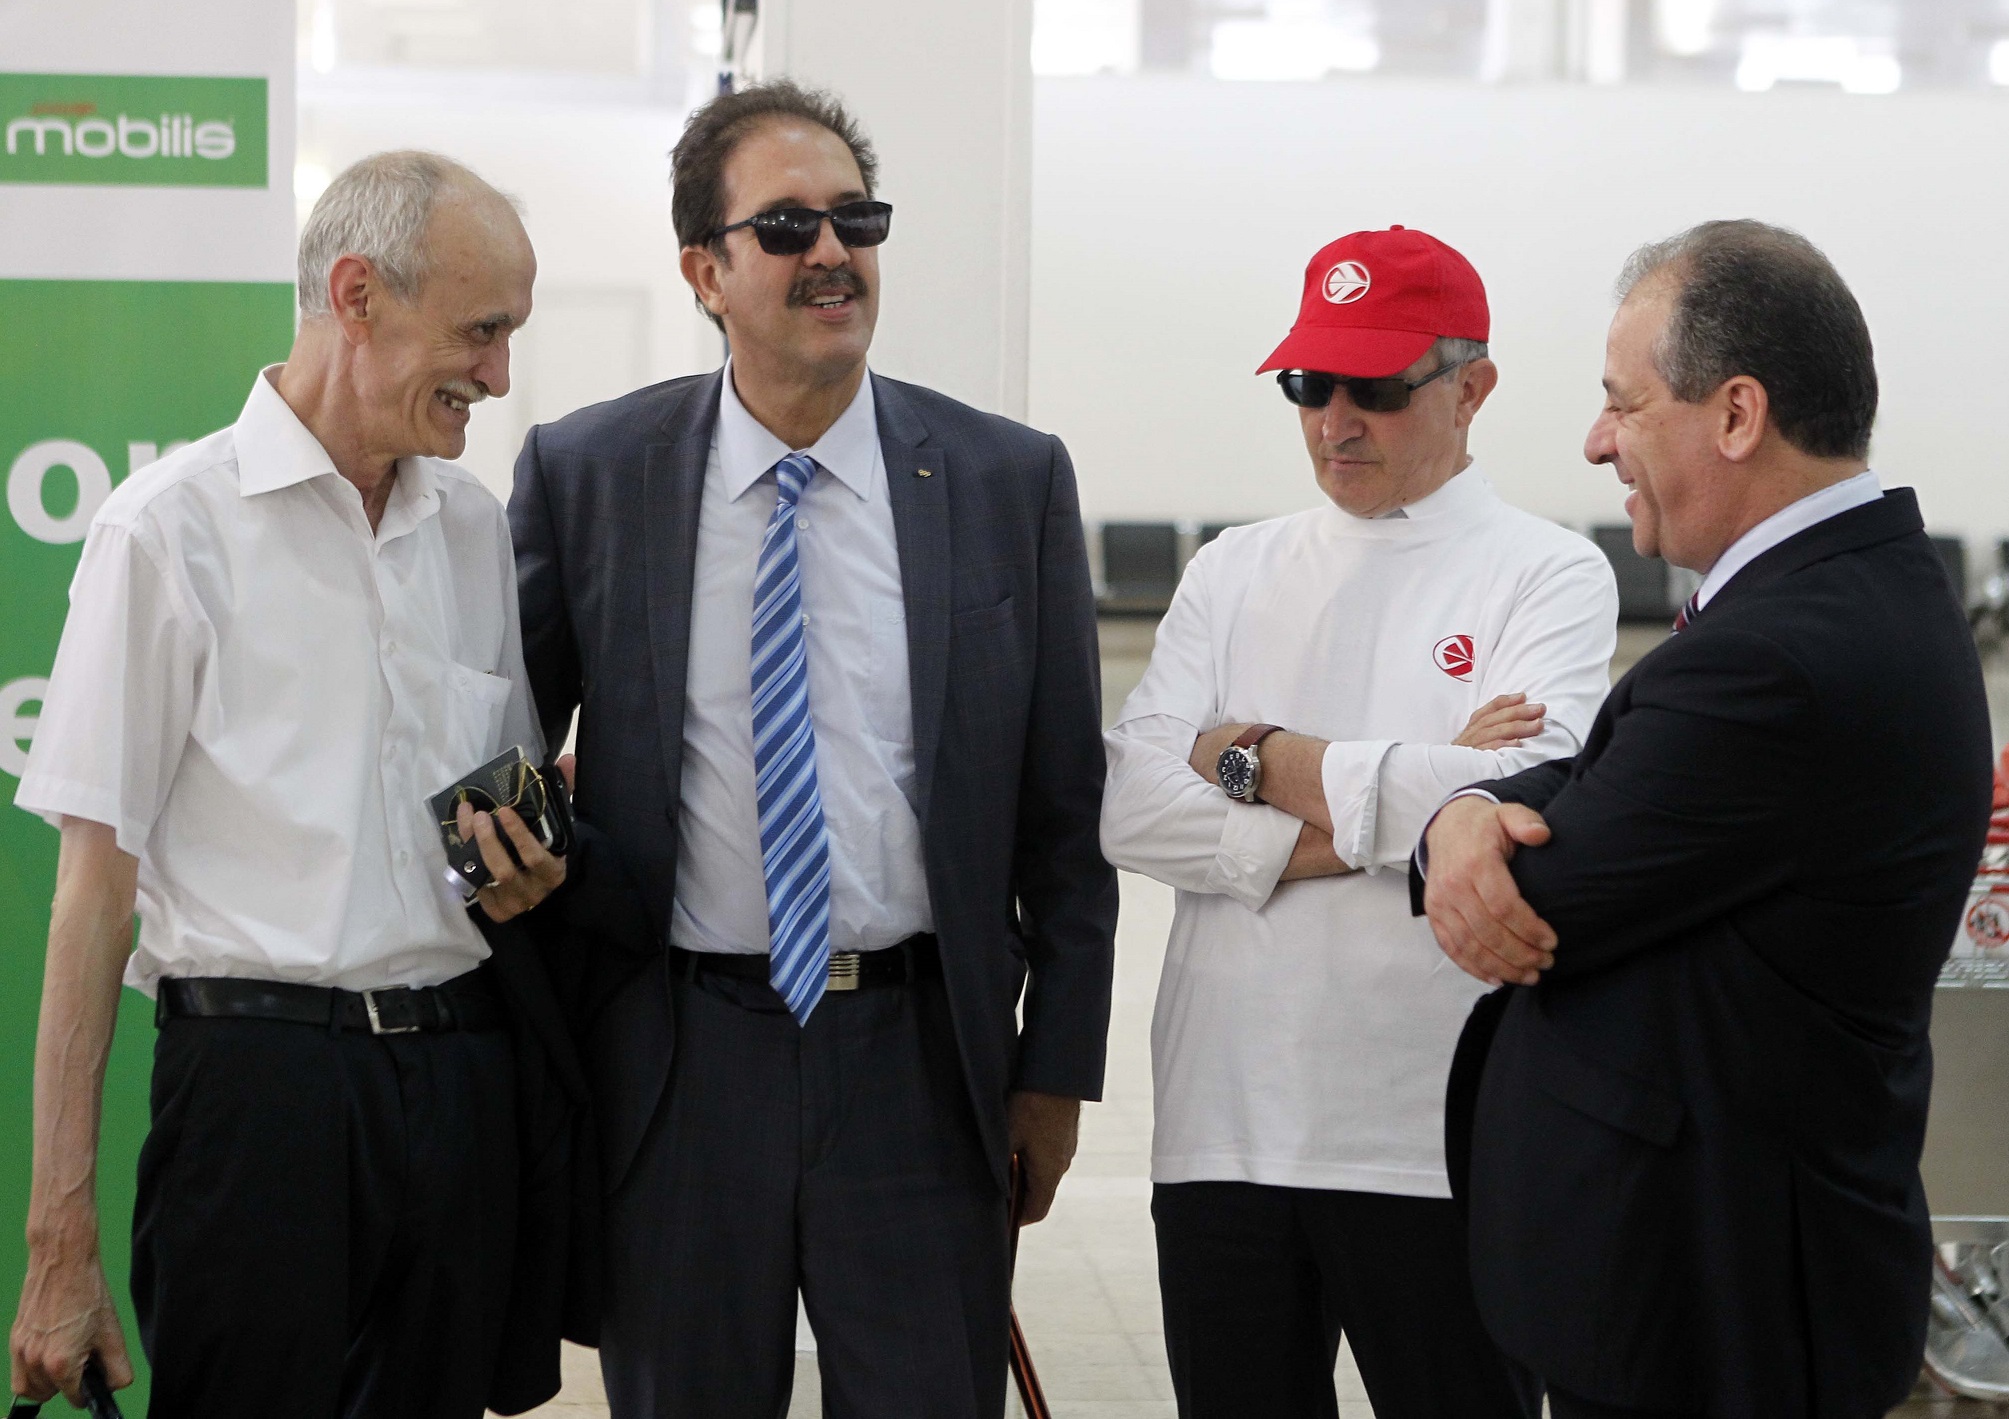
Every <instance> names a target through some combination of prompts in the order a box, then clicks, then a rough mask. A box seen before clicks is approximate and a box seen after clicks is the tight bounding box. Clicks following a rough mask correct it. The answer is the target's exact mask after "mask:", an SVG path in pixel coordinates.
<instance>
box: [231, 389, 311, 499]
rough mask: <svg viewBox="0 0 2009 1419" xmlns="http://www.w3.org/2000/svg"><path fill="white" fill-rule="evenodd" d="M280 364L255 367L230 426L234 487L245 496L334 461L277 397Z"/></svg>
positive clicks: (282, 485) (291, 481)
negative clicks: (246, 395) (241, 407)
mask: <svg viewBox="0 0 2009 1419" xmlns="http://www.w3.org/2000/svg"><path fill="white" fill-rule="evenodd" d="M284 368H285V366H284V365H268V366H267V367H266V368H264V369H262V370H260V371H259V372H258V378H256V379H254V380H253V381H252V382H251V397H250V398H248V399H246V400H245V401H244V412H243V413H241V414H239V415H238V416H237V423H236V424H235V425H234V426H233V427H232V429H231V431H230V432H231V440H232V442H233V443H234V444H235V445H236V449H237V491H238V492H239V493H241V494H243V495H244V496H245V497H247V498H248V497H253V496H256V495H257V494H259V493H271V492H277V491H278V490H279V489H281V488H290V487H292V486H293V485H294V484H295V483H304V482H306V481H307V480H308V479H309V478H318V477H319V476H320V475H321V474H323V473H333V472H334V471H335V460H334V459H332V458H330V457H328V451H327V450H326V449H324V448H322V447H321V442H320V440H319V439H317V438H315V437H314V435H313V434H312V433H310V432H308V429H307V426H306V425H305V424H303V423H301V422H300V416H299V415H298V414H295V413H294V412H293V409H292V406H291V405H289V404H288V403H287V402H286V401H285V400H284V399H282V398H281V397H280V396H279V389H278V386H277V383H276V381H277V380H278V378H279V371H280V370H282V369H284Z"/></svg>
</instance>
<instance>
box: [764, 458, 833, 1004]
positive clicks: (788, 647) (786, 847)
mask: <svg viewBox="0 0 2009 1419" xmlns="http://www.w3.org/2000/svg"><path fill="white" fill-rule="evenodd" d="M815 476H816V464H815V462H814V461H813V460H812V459H811V458H810V457H809V455H807V454H804V453H791V454H789V455H788V457H786V458H784V459H782V460H781V462H779V463H777V464H775V465H774V481H775V485H776V487H777V488H778V490H779V494H780V495H779V496H778V497H777V498H776V499H775V503H774V516H773V517H771V518H769V519H768V522H767V531H766V533H765V534H764V535H763V536H762V537H761V540H760V568H759V570H758V572H757V573H756V574H755V576H754V582H753V768H754V784H755V789H756V796H757V798H758V799H759V803H760V857H761V866H762V868H763V869H764V871H765V874H766V877H767V928H768V979H769V980H771V981H772V982H773V983H774V988H775V990H776V991H777V992H778V993H779V994H780V996H781V998H782V999H783V1000H784V1001H786V1002H787V1004H788V1010H789V1013H790V1014H792V1015H793V1016H795V1018H796V1021H797V1023H799V1024H804V1025H806V1024H808V1023H809V1012H810V1011H812V1010H814V1009H815V1008H816V1002H817V1001H819V1000H821V999H822V998H823V987H824V984H825V982H826V981H827V979H828V977H829V973H830V836H829V833H828V832H827V831H826V829H825V827H824V823H823V794H822V793H821V791H820V790H819V789H818V788H817V786H816V730H815V727H814V726H813V725H812V724H811V723H810V719H809V651H808V644H807V640H806V638H805V637H804V635H803V632H802V627H803V623H804V621H805V620H806V619H807V618H806V617H805V616H804V615H803V611H802V569H801V565H800V563H799V562H798V561H797V559H796V554H795V524H796V504H797V503H798V502H799V501H800V499H801V497H802V490H803V489H804V488H806V487H807V486H809V480H810V479H811V478H813V477H815Z"/></svg>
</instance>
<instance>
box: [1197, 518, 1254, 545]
mask: <svg viewBox="0 0 2009 1419" xmlns="http://www.w3.org/2000/svg"><path fill="white" fill-rule="evenodd" d="M1243 525H1244V524H1242V523H1239V522H1203V523H1201V524H1200V546H1202V547H1204V546H1206V545H1207V544H1208V543H1209V542H1211V541H1213V540H1214V539H1215V538H1216V537H1219V536H1220V535H1221V534H1222V533H1223V532H1226V531H1227V530H1228V529H1229V528H1230V527H1241V526H1243Z"/></svg>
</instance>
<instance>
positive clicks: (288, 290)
mask: <svg viewBox="0 0 2009 1419" xmlns="http://www.w3.org/2000/svg"><path fill="white" fill-rule="evenodd" d="M3 77H4V76H0V78H3ZM260 89H261V91H262V89H263V84H262V82H261V84H260ZM260 146H261V148H262V146H263V144H262V140H261V144H260ZM261 162H262V158H261ZM292 338H293V288H292V287H291V286H290V285H286V284H283V283H270V282H241V283H238V282H206V281H7V280H0V391H4V394H0V469H4V470H5V472H6V478H7V488H6V492H7V515H6V516H5V517H4V518H0V606H5V607H6V608H7V618H6V634H5V635H4V636H0V800H4V804H5V806H4V811H0V1001H7V1002H12V1003H11V1004H10V1005H9V1006H8V1009H9V1010H10V1011H11V1012H12V1013H11V1014H10V1015H9V1018H8V1024H9V1027H8V1028H7V1029H4V1030H0V1138H4V1139H5V1140H7V1146H6V1147H5V1148H0V1198H6V1199H11V1200H13V1201H12V1206H11V1208H10V1209H9V1210H8V1212H7V1213H6V1215H0V1297H5V1298H6V1299H5V1301H4V1302H0V1304H6V1305H7V1306H8V1307H9V1312H8V1313H11V1303H12V1301H13V1298H15V1297H17V1296H19V1295H20V1291H21V1276H22V1271H23V1268H24V1266H25V1263H26V1257H25V1249H24V1245H23V1241H22V1230H21V1226H22V1221H23V1215H24V1214H23V1210H22V1209H23V1208H24V1207H25V1204H26V1199H27V1196H28V1176H29V1161H30V1149H29V1140H30V1138H31V1137H32V1120H33V1114H32V1099H31V1089H30V1081H31V1080H32V1078H33V1076H34V1050H35V1040H34V1034H33V1032H32V1030H29V1029H27V1028H21V1027H22V1026H25V1025H26V1024H27V1023H28V1022H30V1021H32V1020H33V1019H34V1002H35V1001H37V1000H39V999H40V998H41V993H42V956H43V946H44V944H45V942H46V940H47V937H48V931H49V901H50V897H51V895H52V894H53V892H54V887H55V869H56V844H57V837H56V833H55V832H54V831H53V830H52V829H50V828H49V827H48V826H47V825H46V824H44V823H43V822H42V821H41V820H40V819H38V818H34V817H31V816H30V815H28V814H26V813H23V812H21V811H19V810H18V809H15V808H13V807H12V806H11V804H12V800H13V796H14V790H15V788H16V786H17V780H18V777H19V775H20V772H21V769H22V766H23V763H24V761H25V759H26V756H27V750H28V747H29V743H30V741H31V740H32V736H33V734H34V729H35V718H36V714H37V712H38V711H39V710H40V708H41V696H42V694H43V693H44V692H45V690H46V689H47V685H48V675H49V668H50V665H51V664H52V662H53V661H54V659H55V652H56V641H57V638H58V636H59V635H60V634H61V632H62V626H63V616H64V613H65V612H66V611H67V609H68V605H69V602H68V587H69V583H70V576H71V573H72V572H73V571H74V570H75V568H76V564H77V554H78V552H79V550H80V549H81V546H82V543H83V538H84V533H85V531H86V530H87V529H88V527H89V525H90V520H91V515H92V514H93V513H94V512H96V510H97V508H98V505H99V504H101V503H102V502H103V501H104V499H105V497H106V495H107V494H109V493H110V492H111V489H112V487H113V485H114V484H115V483H116V482H119V481H122V480H123V479H124V478H125V477H126V476H127V475H128V474H129V473H130V472H131V471H132V470H133V469H135V468H138V467H142V466H144V465H145V464H146V463H149V462H151V461H152V460H153V458H154V457H155V456H156V455H157V454H158V453H162V452H165V451H167V450H169V449H171V448H173V447H174V446H176V445H177V444H180V443H183V442H186V441H188V440H190V439H195V438H200V437H201V436H202V435H204V434H207V433H210V432H211V431H213V430H215V429H219V428H222V427H223V426H224V425H226V424H229V423H231V422H233V421H234V420H235V419H236V418H237V414H238V411H239V410H240V409H241V408H242V407H243V405H244V398H245V395H246V394H247V393H249V392H250V389H251V381H252V379H253V377H254V376H255V375H256V374H257V372H258V370H259V368H260V367H261V366H263V365H267V364H270V363H273V362H275V361H278V360H283V359H284V358H285V357H286V351H287V348H288V346H289V345H290V344H291V342H292ZM152 1059H153V1013H152V1009H151V1007H150V1005H149V1003H148V1002H147V1001H146V1000H145V999H143V998H141V997H140V996H138V995H136V994H134V993H132V992H127V993H126V999H125V1001H124V1003H123V1007H122V1009H121V1012H120V1017H119V1030H118V1037H117V1039H116V1041H115V1042H114V1045H113V1049H112V1059H111V1065H110V1068H109V1070H108V1072H107V1075H106V1080H105V1114H104V1141H103V1144H102V1146H101V1147H100V1149H99V1154H98V1205H99V1217H100V1221H101V1224H102V1232H103V1248H104V1259H105V1273H106V1276H107V1277H108V1278H109V1280H110V1282H111V1286H112V1293H113V1295H114V1296H116V1297H117V1298H118V1301H119V1305H120V1309H121V1311H122V1313H123V1314H124V1317H125V1324H126V1343H127V1346H128V1348H129V1350H130V1351H131V1353H132V1356H133V1361H134V1364H135V1366H136V1367H137V1368H138V1370H139V1373H140V1379H139V1383H138V1385H137V1386H136V1387H135V1388H134V1389H132V1390H127V1391H125V1392H123V1393H122V1394H121V1395H120V1403H121V1405H122V1407H123V1408H124V1410H125V1412H126V1413H127V1414H129V1415H134V1416H137V1415H141V1414H144V1413H145V1412H146V1404H147V1398H146V1396H147V1383H146V1364H145V1361H144V1359H143V1357H142V1356H141V1355H140V1353H139V1332H138V1330H137V1329H136V1328H135V1327H134V1324H133V1319H132V1308H131V1304H130V1297H129V1293H128V1287H127V1281H126V1273H127V1266H128V1262H129V1260H130V1252H131V1227H132V1204H133V1183H134V1172H135V1168H136V1165H137V1162H138V1157H139V1147H140V1143H141V1141H142V1140H143V1139H144V1138H145V1136H146V1129H147V1083H148V1079H149V1076H150V1074H151V1070H152ZM57 1403H58V1407H61V1401H58V1402H57Z"/></svg>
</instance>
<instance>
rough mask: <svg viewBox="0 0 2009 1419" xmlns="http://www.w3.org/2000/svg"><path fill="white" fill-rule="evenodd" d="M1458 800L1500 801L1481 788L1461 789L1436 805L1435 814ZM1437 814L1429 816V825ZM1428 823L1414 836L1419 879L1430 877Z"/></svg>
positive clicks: (1435, 819)
mask: <svg viewBox="0 0 2009 1419" xmlns="http://www.w3.org/2000/svg"><path fill="white" fill-rule="evenodd" d="M1460 798H1483V799H1485V800H1486V801H1487V802H1488V803H1498V802H1499V801H1500V800H1499V798H1498V797H1497V796H1496V795H1494V794H1491V793H1488V792H1487V791H1486V790H1485V789H1483V788H1461V789H1459V790H1458V791H1457V792H1456V793H1454V794H1452V795H1451V796H1450V797H1448V798H1446V799H1445V800H1444V802H1442V803H1440V804H1438V805H1437V813H1442V812H1443V811H1444V809H1445V808H1446V806H1448V805H1449V804H1451V803H1452V802H1454V801H1456V800H1457V799H1460ZM1437 813H1432V814H1431V815H1430V823H1434V822H1436V821H1437ZM1430 823H1425V824H1424V825H1423V831H1422V832H1421V833H1419V834H1417V836H1416V875H1417V876H1418V877H1420V878H1428V877H1429V876H1430Z"/></svg>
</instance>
